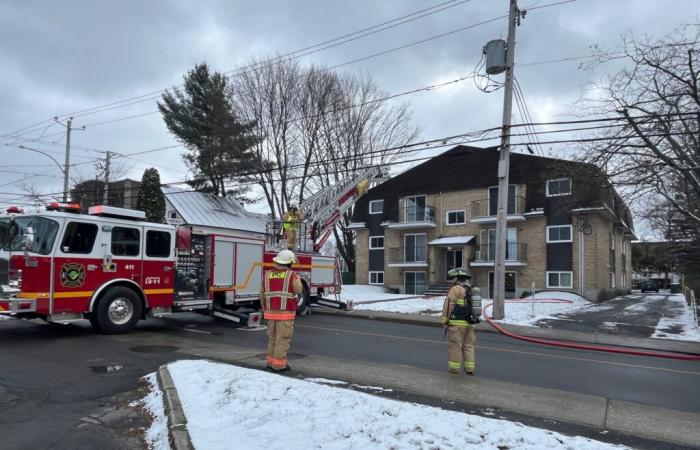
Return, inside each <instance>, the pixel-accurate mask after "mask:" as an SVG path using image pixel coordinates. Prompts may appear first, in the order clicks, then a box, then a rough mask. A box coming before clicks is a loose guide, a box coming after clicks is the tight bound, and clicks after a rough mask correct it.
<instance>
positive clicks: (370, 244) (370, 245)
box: [368, 235, 384, 250]
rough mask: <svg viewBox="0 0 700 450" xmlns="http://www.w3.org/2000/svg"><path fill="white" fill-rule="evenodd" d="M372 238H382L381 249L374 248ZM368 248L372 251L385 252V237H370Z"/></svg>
mask: <svg viewBox="0 0 700 450" xmlns="http://www.w3.org/2000/svg"><path fill="white" fill-rule="evenodd" d="M372 238H382V246H381V247H372ZM368 247H369V249H370V250H384V236H382V235H377V236H370V237H369V242H368Z"/></svg>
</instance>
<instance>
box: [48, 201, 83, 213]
mask: <svg viewBox="0 0 700 450" xmlns="http://www.w3.org/2000/svg"><path fill="white" fill-rule="evenodd" d="M46 210H47V211H62V212H74V213H79V212H80V203H59V202H53V203H49V204H48V205H46Z"/></svg>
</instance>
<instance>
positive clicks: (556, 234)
mask: <svg viewBox="0 0 700 450" xmlns="http://www.w3.org/2000/svg"><path fill="white" fill-rule="evenodd" d="M571 230H572V226H571V225H551V226H548V227H547V243H550V244H551V243H554V242H571Z"/></svg>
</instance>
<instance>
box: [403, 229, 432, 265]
mask: <svg viewBox="0 0 700 450" xmlns="http://www.w3.org/2000/svg"><path fill="white" fill-rule="evenodd" d="M408 236H425V259H424V260H422V261H418V260H417V259H416V258H415V255H416V249H417V248H418V247H413V255H414V259H413V261H410V262H428V234H427V233H406V234H404V235H403V248H404V261H405V260H406V238H407V237H408Z"/></svg>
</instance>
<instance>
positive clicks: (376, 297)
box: [340, 284, 421, 305]
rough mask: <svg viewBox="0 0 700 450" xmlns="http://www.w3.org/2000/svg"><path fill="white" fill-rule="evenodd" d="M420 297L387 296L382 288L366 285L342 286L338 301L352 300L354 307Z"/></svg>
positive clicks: (404, 295)
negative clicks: (360, 304)
mask: <svg viewBox="0 0 700 450" xmlns="http://www.w3.org/2000/svg"><path fill="white" fill-rule="evenodd" d="M415 297H421V296H420V295H411V294H389V293H387V292H386V291H385V290H384V288H383V287H382V286H368V285H366V284H347V285H343V289H342V290H341V292H340V299H341V300H343V301H348V300H352V301H353V303H354V304H355V305H357V304H358V303H365V302H377V301H383V300H399V299H406V298H415Z"/></svg>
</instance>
